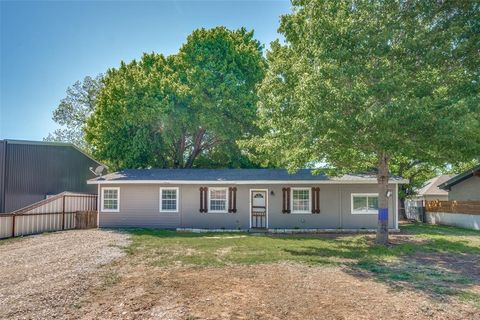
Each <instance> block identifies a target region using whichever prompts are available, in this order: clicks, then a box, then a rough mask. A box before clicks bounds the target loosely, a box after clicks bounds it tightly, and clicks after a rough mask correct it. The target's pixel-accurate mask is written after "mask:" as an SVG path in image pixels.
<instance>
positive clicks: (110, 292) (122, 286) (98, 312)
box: [72, 264, 480, 319]
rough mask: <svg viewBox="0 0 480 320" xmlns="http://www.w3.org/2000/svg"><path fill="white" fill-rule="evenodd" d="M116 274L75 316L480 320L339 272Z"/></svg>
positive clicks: (459, 307)
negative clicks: (107, 285)
mask: <svg viewBox="0 0 480 320" xmlns="http://www.w3.org/2000/svg"><path fill="white" fill-rule="evenodd" d="M115 270H116V271H115V272H117V275H116V276H117V277H118V279H119V280H118V282H116V283H115V284H113V285H112V286H109V287H104V288H96V289H95V290H93V291H92V292H91V294H92V295H91V296H90V298H89V299H88V300H86V301H84V303H83V304H82V306H81V307H80V308H79V309H78V313H77V314H76V315H78V316H81V317H83V318H87V319H110V318H123V319H479V318H480V312H479V310H478V309H476V308H475V307H473V306H471V305H468V304H463V303H460V302H458V301H453V300H449V301H446V300H445V301H441V300H440V301H439V300H435V299H432V298H431V297H429V296H427V295H425V294H422V293H420V292H414V291H411V290H394V289H392V288H390V287H389V286H388V285H386V284H383V283H379V282H375V281H373V280H372V279H371V278H370V277H368V276H364V275H354V274H352V273H351V270H345V269H342V268H339V267H309V266H305V265H301V264H268V265H255V266H231V267H224V268H193V267H190V268H188V267H176V268H155V267H149V266H145V265H137V266H123V267H121V266H120V265H117V267H116V268H115ZM73 315H74V314H72V316H73Z"/></svg>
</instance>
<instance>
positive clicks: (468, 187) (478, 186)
mask: <svg viewBox="0 0 480 320" xmlns="http://www.w3.org/2000/svg"><path fill="white" fill-rule="evenodd" d="M448 200H458V201H480V177H477V176H472V177H470V178H468V179H466V180H464V181H462V182H460V183H458V184H456V185H453V186H452V187H451V190H450V191H449V192H448Z"/></svg>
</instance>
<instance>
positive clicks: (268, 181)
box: [88, 169, 407, 230]
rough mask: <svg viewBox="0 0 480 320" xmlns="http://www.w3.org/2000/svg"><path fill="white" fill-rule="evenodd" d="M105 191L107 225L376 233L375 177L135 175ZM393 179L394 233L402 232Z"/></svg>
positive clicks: (101, 221)
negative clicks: (350, 230) (346, 230)
mask: <svg viewBox="0 0 480 320" xmlns="http://www.w3.org/2000/svg"><path fill="white" fill-rule="evenodd" d="M88 183H89V184H96V185H98V194H99V199H98V201H99V205H98V208H99V214H98V225H99V227H148V228H167V229H178V228H180V229H229V230H233V229H235V230H238V229H242V230H246V229H251V228H264V229H265V228H266V229H375V228H376V226H377V216H378V213H377V211H378V210H377V209H378V191H377V190H378V189H377V180H376V177H375V175H344V176H341V177H329V176H326V175H321V174H320V175H314V174H313V173H312V171H311V170H299V171H298V172H296V173H294V174H289V173H288V172H287V170H283V169H127V170H123V171H120V172H116V173H111V174H108V175H105V176H103V177H98V178H95V179H91V180H89V181H88ZM401 183H407V181H406V180H403V179H400V178H395V177H392V178H390V184H389V190H390V191H391V192H389V193H390V194H391V196H390V198H389V202H388V218H389V224H388V226H389V228H390V229H398V201H397V199H398V184H401Z"/></svg>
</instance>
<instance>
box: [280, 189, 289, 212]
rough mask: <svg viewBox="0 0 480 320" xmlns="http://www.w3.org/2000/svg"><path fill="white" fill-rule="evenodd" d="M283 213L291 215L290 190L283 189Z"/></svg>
mask: <svg viewBox="0 0 480 320" xmlns="http://www.w3.org/2000/svg"><path fill="white" fill-rule="evenodd" d="M282 194H283V196H282V201H283V205H282V213H290V188H282Z"/></svg>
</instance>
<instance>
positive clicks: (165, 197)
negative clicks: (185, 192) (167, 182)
mask: <svg viewBox="0 0 480 320" xmlns="http://www.w3.org/2000/svg"><path fill="white" fill-rule="evenodd" d="M160 212H178V188H160Z"/></svg>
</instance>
